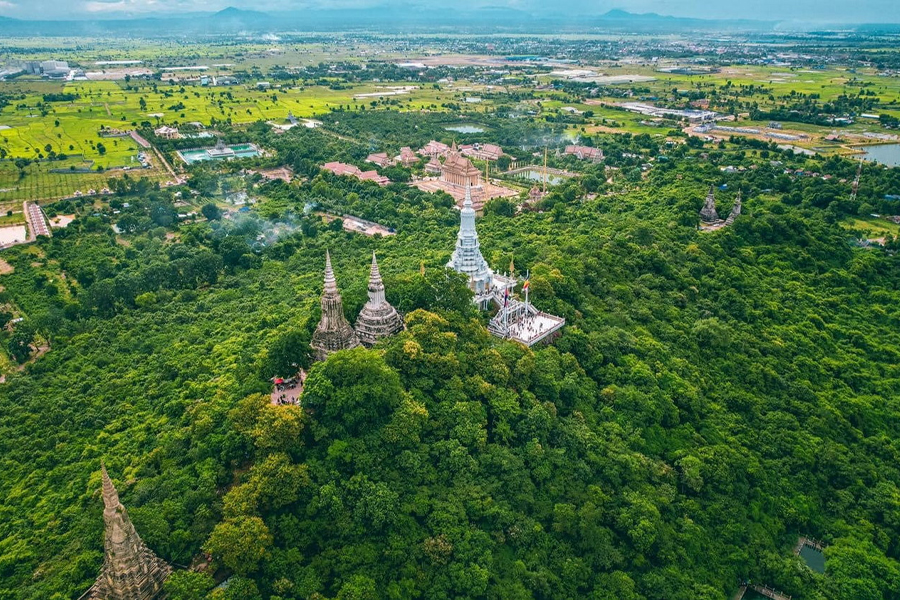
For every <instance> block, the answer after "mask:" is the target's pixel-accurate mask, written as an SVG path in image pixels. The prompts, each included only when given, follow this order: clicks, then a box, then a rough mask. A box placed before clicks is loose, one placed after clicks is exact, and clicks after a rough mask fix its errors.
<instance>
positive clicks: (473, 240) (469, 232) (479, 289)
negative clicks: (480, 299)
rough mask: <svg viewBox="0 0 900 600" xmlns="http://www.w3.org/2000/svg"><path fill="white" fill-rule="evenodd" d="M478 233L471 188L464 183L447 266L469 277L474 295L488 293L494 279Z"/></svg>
mask: <svg viewBox="0 0 900 600" xmlns="http://www.w3.org/2000/svg"><path fill="white" fill-rule="evenodd" d="M480 248H481V246H480V244H479V242H478V233H477V232H476V231H475V209H474V208H472V188H471V186H469V185H466V198H465V201H464V202H463V207H462V210H460V211H459V233H458V234H457V236H456V249H455V250H454V251H453V255H452V256H451V257H450V262H448V263H447V268H449V269H453V270H454V271H456V272H458V273H463V274H465V275H468V277H469V287H471V288H472V290H473V291H474V292H475V295H476V296H478V295H480V294H485V293H489V292H490V291H491V287H492V284H493V280H494V273H493V271H491V269H490V267H488V264H487V261H486V260H484V257H483V256H482V255H481V249H480Z"/></svg>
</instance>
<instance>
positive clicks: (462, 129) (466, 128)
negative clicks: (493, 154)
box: [444, 125, 484, 133]
mask: <svg viewBox="0 0 900 600" xmlns="http://www.w3.org/2000/svg"><path fill="white" fill-rule="evenodd" d="M444 129H446V130H447V131H455V132H457V133H484V127H479V126H478V125H451V126H450V127H444Z"/></svg>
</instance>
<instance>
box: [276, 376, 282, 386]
mask: <svg viewBox="0 0 900 600" xmlns="http://www.w3.org/2000/svg"><path fill="white" fill-rule="evenodd" d="M281 383H284V379H282V378H281V377H276V378H275V384H276V385H278V384H281Z"/></svg>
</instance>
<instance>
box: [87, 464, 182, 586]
mask: <svg viewBox="0 0 900 600" xmlns="http://www.w3.org/2000/svg"><path fill="white" fill-rule="evenodd" d="M100 469H101V473H102V477H103V505H104V508H103V522H104V525H105V534H104V539H103V549H104V553H105V556H104V559H103V567H101V569H100V576H99V577H97V581H96V582H94V585H93V586H91V589H89V590H88V591H87V593H86V594H85V595H84V596H83V598H87V599H88V600H158V599H161V598H165V597H166V594H165V592H164V590H163V582H164V581H165V580H166V578H167V577H168V576H169V573H171V572H172V567H170V566H169V565H168V564H167V563H166V562H165V561H164V560H162V559H161V558H159V557H158V556H156V554H154V553H153V551H152V550H151V549H150V548H148V547H147V546H146V545H144V542H143V541H142V540H141V538H140V536H139V535H138V534H137V531H135V529H134V525H132V524H131V519H130V518H129V517H128V512H127V511H126V510H125V507H124V506H122V503H121V502H119V494H118V492H116V488H115V486H114V485H113V483H112V481H111V480H110V478H109V474H108V473H107V472H106V466H105V465H102V464H101V467H100Z"/></svg>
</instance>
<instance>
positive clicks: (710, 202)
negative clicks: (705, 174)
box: [700, 186, 719, 223]
mask: <svg viewBox="0 0 900 600" xmlns="http://www.w3.org/2000/svg"><path fill="white" fill-rule="evenodd" d="M714 190H715V187H714V186H709V194H707V195H706V202H705V203H704V204H703V208H702V209H700V218H701V219H702V220H703V221H704V222H706V223H715V222H716V221H718V220H719V213H717V212H716V196H715V192H714Z"/></svg>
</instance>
